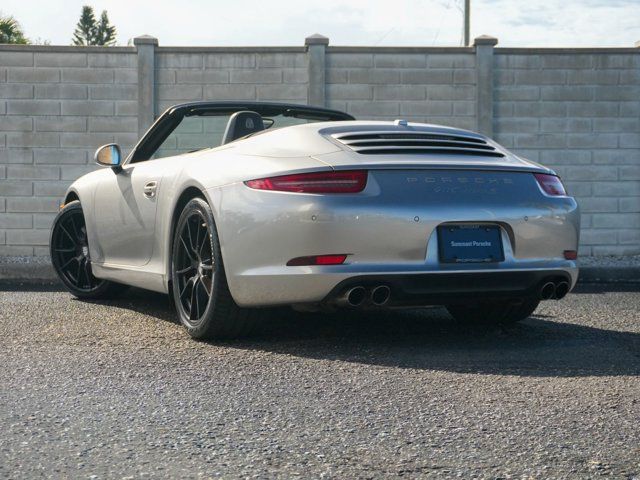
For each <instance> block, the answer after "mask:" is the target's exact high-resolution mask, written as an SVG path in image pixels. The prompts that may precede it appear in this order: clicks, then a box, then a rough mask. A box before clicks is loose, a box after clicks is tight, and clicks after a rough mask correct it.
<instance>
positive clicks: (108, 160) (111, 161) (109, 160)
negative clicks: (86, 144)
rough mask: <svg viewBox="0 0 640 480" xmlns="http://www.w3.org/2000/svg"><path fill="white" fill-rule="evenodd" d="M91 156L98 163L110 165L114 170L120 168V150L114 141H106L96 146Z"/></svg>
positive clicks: (105, 165)
mask: <svg viewBox="0 0 640 480" xmlns="http://www.w3.org/2000/svg"><path fill="white" fill-rule="evenodd" d="M93 158H94V160H95V161H96V163H97V164H98V165H102V166H104V167H111V168H113V170H114V171H115V172H118V171H120V169H121V163H122V152H121V151H120V147H119V146H118V145H117V144H115V143H108V144H106V145H103V146H101V147H100V148H98V149H97V150H96V153H95V155H94V157H93Z"/></svg>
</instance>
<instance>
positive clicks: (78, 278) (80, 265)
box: [76, 258, 84, 288]
mask: <svg viewBox="0 0 640 480" xmlns="http://www.w3.org/2000/svg"><path fill="white" fill-rule="evenodd" d="M83 260H84V259H82V258H81V259H80V260H79V261H78V272H77V273H76V285H77V286H78V287H80V288H82V285H81V284H80V274H81V273H82V262H83Z"/></svg>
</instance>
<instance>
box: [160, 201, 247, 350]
mask: <svg viewBox="0 0 640 480" xmlns="http://www.w3.org/2000/svg"><path fill="white" fill-rule="evenodd" d="M171 287H172V288H171V290H172V291H171V294H172V296H173V302H174V303H175V306H176V311H177V312H178V317H179V319H180V322H181V323H182V324H183V325H184V326H185V327H186V328H187V331H188V332H189V335H191V336H192V337H193V338H196V339H199V340H213V339H223V338H234V337H238V336H242V335H245V334H247V333H248V332H249V331H250V330H251V327H252V323H253V322H252V316H253V311H252V310H248V309H243V308H240V307H239V306H238V305H237V304H236V303H235V302H234V300H233V298H232V297H231V293H230V292H229V287H228V285H227V279H226V276H225V271H224V265H223V263H222V254H221V252H220V242H219V240H218V234H217V232H216V227H215V222H214V219H213V213H212V212H211V207H209V204H208V203H207V202H206V201H205V200H203V199H202V198H194V199H193V200H191V201H189V203H187V204H186V205H185V207H184V209H183V210H182V213H181V214H180V218H179V219H178V222H177V224H176V229H175V232H174V236H173V249H172V255H171Z"/></svg>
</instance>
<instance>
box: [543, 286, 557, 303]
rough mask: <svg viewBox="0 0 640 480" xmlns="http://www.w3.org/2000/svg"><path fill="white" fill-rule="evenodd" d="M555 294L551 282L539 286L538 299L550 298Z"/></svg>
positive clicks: (554, 287) (554, 288)
mask: <svg viewBox="0 0 640 480" xmlns="http://www.w3.org/2000/svg"><path fill="white" fill-rule="evenodd" d="M555 294H556V286H555V284H554V283H553V282H547V283H545V284H544V285H542V287H540V300H551V299H552V298H553V297H554V295H555Z"/></svg>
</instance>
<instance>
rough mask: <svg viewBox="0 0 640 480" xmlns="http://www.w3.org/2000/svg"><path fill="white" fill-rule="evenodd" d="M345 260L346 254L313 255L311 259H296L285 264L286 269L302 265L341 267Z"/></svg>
mask: <svg viewBox="0 0 640 480" xmlns="http://www.w3.org/2000/svg"><path fill="white" fill-rule="evenodd" d="M346 259H347V255H346V254H332V255H313V256H311V257H296V258H292V259H291V260H289V261H288V262H287V266H288V267H299V266H302V265H342V264H343V263H344V261H345V260H346Z"/></svg>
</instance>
